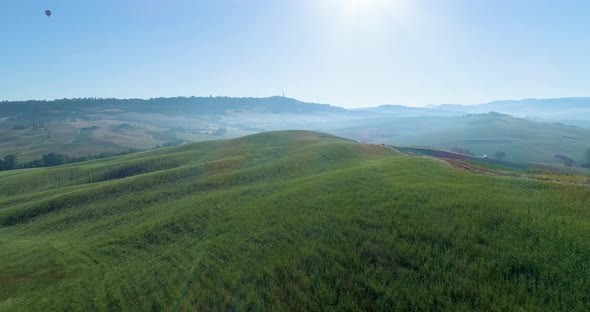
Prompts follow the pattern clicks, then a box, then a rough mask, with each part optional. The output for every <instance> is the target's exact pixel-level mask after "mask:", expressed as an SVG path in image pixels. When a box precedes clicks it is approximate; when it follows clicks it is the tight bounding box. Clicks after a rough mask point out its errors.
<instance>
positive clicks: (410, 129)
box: [329, 113, 590, 163]
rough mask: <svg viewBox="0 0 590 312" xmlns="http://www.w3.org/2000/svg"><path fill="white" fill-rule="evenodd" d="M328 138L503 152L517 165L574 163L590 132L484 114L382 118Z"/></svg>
mask: <svg viewBox="0 0 590 312" xmlns="http://www.w3.org/2000/svg"><path fill="white" fill-rule="evenodd" d="M329 132H330V133H332V134H335V135H340V136H344V137H348V138H353V139H357V140H362V141H368V142H375V143H385V144H391V145H423V146H431V147H437V148H443V149H447V150H450V149H452V148H454V147H459V148H462V149H469V150H470V151H471V152H473V153H475V154H476V155H479V156H483V155H488V156H493V155H494V154H495V153H496V152H497V151H503V152H505V153H506V159H508V160H511V161H516V162H545V163H561V161H560V160H559V159H557V158H555V155H557V154H563V155H566V156H568V157H570V158H573V159H574V160H576V161H578V162H579V163H584V162H585V156H584V151H585V150H586V149H587V148H589V147H590V130H588V129H582V128H578V127H574V126H567V125H563V124H558V123H546V122H535V121H530V120H526V119H522V118H515V117H512V116H509V115H503V114H498V113H488V114H479V115H469V116H462V117H450V118H425V117H415V118H382V119H371V120H364V121H363V120H361V121H355V122H350V123H346V124H343V125H342V126H341V128H340V129H337V130H330V131H329Z"/></svg>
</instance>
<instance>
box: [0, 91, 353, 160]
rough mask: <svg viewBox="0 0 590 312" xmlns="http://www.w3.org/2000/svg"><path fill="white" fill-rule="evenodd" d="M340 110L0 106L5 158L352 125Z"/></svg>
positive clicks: (217, 105) (182, 101)
mask: <svg viewBox="0 0 590 312" xmlns="http://www.w3.org/2000/svg"><path fill="white" fill-rule="evenodd" d="M351 115H352V113H351V112H349V111H347V110H345V109H343V108H340V107H335V106H330V105H325V104H315V103H305V102H300V101H297V100H294V99H290V98H285V97H278V96H275V97H269V98H230V97H176V98H155V99H149V100H141V99H93V98H87V99H63V100H55V101H24V102H0V157H3V156H5V155H8V154H17V155H18V157H19V158H20V159H21V160H23V161H31V160H33V159H37V158H40V157H41V156H42V155H44V154H46V153H50V152H53V153H61V154H68V155H69V156H76V157H79V156H89V155H96V154H100V153H117V152H122V151H127V150H128V149H129V148H132V149H150V148H154V147H156V146H162V145H166V144H179V143H183V142H195V141H206V140H217V139H221V138H232V137H238V136H243V135H247V134H252V133H257V132H262V131H268V130H276V129H289V128H291V129H303V128H304V127H305V124H306V123H308V122H327V121H337V120H341V119H347V120H348V119H350V118H351Z"/></svg>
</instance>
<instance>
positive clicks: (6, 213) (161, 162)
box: [0, 131, 590, 311]
mask: <svg viewBox="0 0 590 312" xmlns="http://www.w3.org/2000/svg"><path fill="white" fill-rule="evenodd" d="M450 194H452V196H450ZM588 194H589V190H588V187H587V186H584V185H578V184H575V185H574V184H567V183H551V182H540V181H536V180H535V181H533V180H528V179H520V178H511V177H497V176H490V175H476V174H471V173H469V172H465V171H461V170H457V169H455V168H454V167H451V166H450V165H448V164H446V163H444V162H442V161H439V160H434V159H431V158H424V157H411V156H405V155H402V154H400V153H397V152H395V151H393V150H391V149H389V148H386V147H382V146H376V145H372V144H360V143H356V142H353V141H351V140H347V139H342V138H338V137H334V136H332V135H328V134H322V133H316V132H309V131H281V132H269V133H263V134H256V135H251V136H245V137H241V138H238V139H231V140H219V141H214V142H201V143H194V144H185V145H183V146H178V147H172V148H166V149H158V150H153V151H148V152H141V153H136V154H132V155H126V156H120V157H115V158H109V159H102V160H94V161H89V162H84V163H78V164H70V165H66V166H59V167H53V168H37V169H25V170H16V171H6V172H0V246H1V248H0V310H1V311H66V310H67V311H94V310H109V311H110V310H125V311H162V310H173V311H195V310H196V311H206V310H216V309H217V308H221V309H227V310H252V311H260V310H280V311H282V310H298V311H317V310H336V311H343V310H363V311H364V310H379V311H391V310H420V311H429V310H453V311H456V310H460V311H489V310H527V311H538V310H567V311H587V310H589V309H590V302H589V301H588V300H587V299H588V293H587V289H590V279H588V278H587V277H588V276H587V273H588V271H587V270H586V269H585V268H588V267H590V260H589V259H590V236H589V234H588V226H589V225H590V216H589V215H588V205H587V203H588V200H587V199H588Z"/></svg>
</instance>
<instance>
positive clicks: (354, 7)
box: [323, 0, 403, 18]
mask: <svg viewBox="0 0 590 312" xmlns="http://www.w3.org/2000/svg"><path fill="white" fill-rule="evenodd" d="M401 2H403V0H323V3H324V4H325V5H327V7H328V9H329V10H332V11H333V12H335V13H338V14H339V15H343V16H348V17H351V16H356V17H368V18H372V17H377V16H380V15H383V14H387V13H391V11H394V10H396V9H397V8H398V7H399V6H400V4H401Z"/></svg>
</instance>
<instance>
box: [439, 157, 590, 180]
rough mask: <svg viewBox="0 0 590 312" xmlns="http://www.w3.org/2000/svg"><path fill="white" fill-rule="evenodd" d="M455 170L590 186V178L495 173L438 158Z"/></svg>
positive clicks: (458, 161)
mask: <svg viewBox="0 0 590 312" xmlns="http://www.w3.org/2000/svg"><path fill="white" fill-rule="evenodd" d="M437 159H439V160H441V161H443V162H445V163H447V164H449V165H451V166H452V167H454V168H457V169H459V170H464V171H469V172H471V173H474V174H485V175H493V176H503V177H512V178H520V179H528V180H537V181H544V182H554V183H562V184H576V185H585V186H590V177H588V178H587V179H585V180H568V179H566V178H565V177H564V178H559V177H557V176H552V175H535V174H519V173H515V172H506V171H494V170H490V169H484V168H477V167H474V166H472V165H470V164H469V163H466V162H464V161H460V160H456V159H445V158H437Z"/></svg>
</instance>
